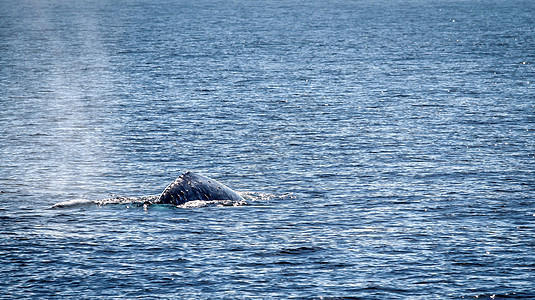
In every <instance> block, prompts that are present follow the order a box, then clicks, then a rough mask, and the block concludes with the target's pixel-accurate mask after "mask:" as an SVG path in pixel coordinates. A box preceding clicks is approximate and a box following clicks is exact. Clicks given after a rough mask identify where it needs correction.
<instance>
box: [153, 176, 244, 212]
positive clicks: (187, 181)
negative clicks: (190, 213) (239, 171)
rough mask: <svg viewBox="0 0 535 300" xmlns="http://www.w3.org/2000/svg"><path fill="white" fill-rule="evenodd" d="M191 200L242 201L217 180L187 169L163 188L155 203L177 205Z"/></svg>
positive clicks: (236, 194)
mask: <svg viewBox="0 0 535 300" xmlns="http://www.w3.org/2000/svg"><path fill="white" fill-rule="evenodd" d="M193 200H205V201H212V200H232V201H242V200H243V198H242V197H241V196H240V195H238V193H236V192H235V191H233V190H231V189H230V188H229V187H227V186H226V185H224V184H222V183H220V182H218V181H217V180H214V179H212V178H208V177H205V176H202V175H200V174H197V173H194V172H191V171H188V172H186V173H184V174H182V175H180V176H179V177H178V178H177V179H175V181H173V182H172V183H171V184H169V185H168V186H167V187H166V188H165V190H164V191H163V192H162V194H161V195H160V197H159V198H158V201H157V203H161V204H174V205H179V204H183V203H186V202H188V201H193Z"/></svg>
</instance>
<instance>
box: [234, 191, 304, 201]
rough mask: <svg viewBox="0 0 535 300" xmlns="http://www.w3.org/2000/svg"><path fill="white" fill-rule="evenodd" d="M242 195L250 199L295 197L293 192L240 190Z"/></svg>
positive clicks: (263, 199) (267, 199)
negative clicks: (276, 192)
mask: <svg viewBox="0 0 535 300" xmlns="http://www.w3.org/2000/svg"><path fill="white" fill-rule="evenodd" d="M238 194H239V195H240V196H242V198H243V199H245V200H250V201H269V200H273V199H287V198H293V194H291V193H287V194H281V195H276V194H269V193H259V192H238Z"/></svg>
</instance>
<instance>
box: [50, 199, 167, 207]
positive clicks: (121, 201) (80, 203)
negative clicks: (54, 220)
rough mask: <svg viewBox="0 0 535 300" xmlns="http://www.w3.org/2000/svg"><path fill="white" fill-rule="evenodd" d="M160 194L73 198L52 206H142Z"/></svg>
mask: <svg viewBox="0 0 535 300" xmlns="http://www.w3.org/2000/svg"><path fill="white" fill-rule="evenodd" d="M157 197H158V196H143V197H112V198H105V199H100V200H89V199H73V200H68V201H63V202H58V203H56V204H54V205H53V206H52V208H74V207H89V206H93V205H96V206H103V205H108V204H139V205H140V206H141V205H143V204H144V203H146V202H150V201H153V200H155V199H157Z"/></svg>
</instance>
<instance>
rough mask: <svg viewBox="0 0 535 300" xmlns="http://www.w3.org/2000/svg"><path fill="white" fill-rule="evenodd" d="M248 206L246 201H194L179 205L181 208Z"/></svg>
mask: <svg viewBox="0 0 535 300" xmlns="http://www.w3.org/2000/svg"><path fill="white" fill-rule="evenodd" d="M244 205H247V202H246V201H232V200H211V201H205V200H193V201H188V202H186V203H183V204H180V205H177V207H180V208H199V207H205V206H244Z"/></svg>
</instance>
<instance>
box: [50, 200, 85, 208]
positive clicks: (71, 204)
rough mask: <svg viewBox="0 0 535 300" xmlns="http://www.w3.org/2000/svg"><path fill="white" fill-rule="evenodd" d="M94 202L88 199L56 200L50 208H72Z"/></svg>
mask: <svg viewBox="0 0 535 300" xmlns="http://www.w3.org/2000/svg"><path fill="white" fill-rule="evenodd" d="M93 204H96V201H94V200H89V199H73V200H69V201H63V202H58V203H56V204H54V205H52V208H72V207H80V206H91V205H93Z"/></svg>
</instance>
